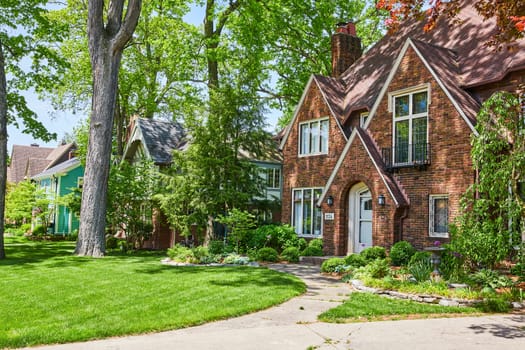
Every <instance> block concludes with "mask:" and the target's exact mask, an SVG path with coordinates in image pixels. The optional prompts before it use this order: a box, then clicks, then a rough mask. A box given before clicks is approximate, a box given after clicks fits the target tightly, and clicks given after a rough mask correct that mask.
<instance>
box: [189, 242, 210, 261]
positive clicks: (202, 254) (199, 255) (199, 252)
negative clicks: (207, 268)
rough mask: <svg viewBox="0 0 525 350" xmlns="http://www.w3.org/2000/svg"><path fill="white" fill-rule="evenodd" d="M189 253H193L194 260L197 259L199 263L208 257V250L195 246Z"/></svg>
mask: <svg viewBox="0 0 525 350" xmlns="http://www.w3.org/2000/svg"><path fill="white" fill-rule="evenodd" d="M191 251H192V252H193V256H194V257H195V259H197V260H198V261H199V262H201V263H202V260H203V259H206V258H207V257H209V256H210V253H209V251H208V248H206V247H203V246H197V247H195V248H192V250H191Z"/></svg>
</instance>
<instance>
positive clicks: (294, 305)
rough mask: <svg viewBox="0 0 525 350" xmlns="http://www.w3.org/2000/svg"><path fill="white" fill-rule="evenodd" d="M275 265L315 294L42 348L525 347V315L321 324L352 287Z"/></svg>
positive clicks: (312, 270)
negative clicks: (198, 321) (150, 330)
mask: <svg viewBox="0 0 525 350" xmlns="http://www.w3.org/2000/svg"><path fill="white" fill-rule="evenodd" d="M270 267H271V268H273V269H275V270H279V271H283V272H289V273H293V274H295V275H297V276H298V277H300V278H301V279H303V280H304V281H305V283H306V285H307V287H308V289H307V292H306V293H305V294H304V295H302V296H300V297H297V298H294V299H292V300H289V301H287V302H285V303H283V304H281V305H278V306H275V307H272V308H270V309H268V310H264V311H261V312H257V313H253V314H250V315H245V316H241V317H237V318H233V319H229V320H224V321H219V322H213V323H208V324H204V325H202V326H197V327H191V328H186V329H180V330H174V331H168V332H162V333H155V334H145V335H138V336H128V337H120V338H110V339H104V340H96V341H91V342H84V343H73V344H63V345H55V346H42V347H38V348H36V349H46V350H47V349H49V350H73V349H75V350H77V349H81V350H88V349H89V350H110V349H111V350H117V349H118V350H121V349H122V350H124V349H126V350H128V349H129V350H139V349H140V350H143V349H146V350H147V349H152V350H165V349H166V350H167V349H182V350H185V349H188V350H201V349H202V350H208V349H209V350H212V349H213V350H220V349H225V350H226V349H227V350H232V349H243V350H244V349H246V350H252V349H253V350H265V349H272V350H273V349H279V350H287V349H290V350H295V349H300V350H306V349H307V348H309V347H310V348H311V349H322V350H324V349H353V350H365V349H366V350H374V349H381V350H383V349H389V350H397V349H399V350H401V349H403V350H405V349H407V348H409V349H412V350H419V349H422V350H426V349H439V350H444V349H461V350H470V349H484V350H485V349H488V350H491V349H505V350H514V349H516V350H518V349H520V350H523V349H525V315H504V316H486V317H465V318H448V319H426V320H410V321H385V322H367V323H352V324H331V323H322V322H318V321H317V315H318V314H320V313H321V312H323V311H325V310H328V309H330V308H332V307H334V306H337V305H338V304H339V303H341V302H342V301H343V300H345V299H346V298H347V296H348V294H349V293H350V292H351V289H350V287H349V286H348V285H347V284H344V283H340V282H339V281H337V280H334V279H332V278H329V277H324V276H322V275H321V274H320V273H319V267H314V266H305V265H280V264H275V265H271V266H270ZM31 349H35V348H31Z"/></svg>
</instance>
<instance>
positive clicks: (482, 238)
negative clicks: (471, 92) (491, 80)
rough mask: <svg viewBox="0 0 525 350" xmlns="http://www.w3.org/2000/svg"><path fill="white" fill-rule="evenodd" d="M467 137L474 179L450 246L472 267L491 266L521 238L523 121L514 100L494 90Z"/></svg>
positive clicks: (524, 209) (524, 171)
mask: <svg viewBox="0 0 525 350" xmlns="http://www.w3.org/2000/svg"><path fill="white" fill-rule="evenodd" d="M476 130H477V131H478V133H479V136H477V137H473V140H472V159H473V162H474V167H475V169H476V170H477V172H478V180H477V182H476V183H475V184H474V185H473V186H471V187H470V188H469V190H468V191H467V193H466V194H465V196H464V197H463V200H462V215H461V216H460V217H459V219H458V222H457V232H456V234H455V235H454V236H453V240H452V248H453V250H455V251H457V252H459V253H461V254H462V255H463V256H464V257H465V259H466V260H467V262H469V263H470V264H471V265H472V266H474V267H477V266H484V267H488V268H492V267H494V265H495V264H496V263H498V262H499V261H501V260H502V259H504V258H505V257H507V255H508V253H509V251H510V249H511V248H512V247H513V246H514V245H515V244H517V243H518V242H519V241H520V233H521V228H520V223H522V222H523V218H524V217H525V205H524V203H523V201H522V199H521V198H520V196H519V193H518V183H519V182H520V181H523V179H524V178H525V123H524V121H523V115H522V111H521V106H520V103H519V100H518V98H517V97H516V96H515V95H513V94H510V93H506V92H500V93H496V94H494V95H493V96H492V97H491V98H490V99H488V100H487V101H486V102H485V103H484V104H483V106H482V108H481V111H480V112H479V114H478V119H477V124H476Z"/></svg>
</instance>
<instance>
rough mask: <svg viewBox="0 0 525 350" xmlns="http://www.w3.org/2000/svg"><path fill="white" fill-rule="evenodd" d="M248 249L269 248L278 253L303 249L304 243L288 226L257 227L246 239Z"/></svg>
mask: <svg viewBox="0 0 525 350" xmlns="http://www.w3.org/2000/svg"><path fill="white" fill-rule="evenodd" d="M247 245H248V247H249V248H256V249H260V248H263V247H271V248H274V249H275V250H277V251H278V252H280V251H282V250H284V249H286V248H288V247H297V248H299V249H304V248H305V247H306V241H305V240H304V238H299V237H297V234H296V233H295V230H294V229H293V227H291V226H290V225H273V224H272V225H264V226H260V227H258V228H257V229H256V230H255V231H254V232H253V233H252V234H251V236H250V237H249V238H248V242H247Z"/></svg>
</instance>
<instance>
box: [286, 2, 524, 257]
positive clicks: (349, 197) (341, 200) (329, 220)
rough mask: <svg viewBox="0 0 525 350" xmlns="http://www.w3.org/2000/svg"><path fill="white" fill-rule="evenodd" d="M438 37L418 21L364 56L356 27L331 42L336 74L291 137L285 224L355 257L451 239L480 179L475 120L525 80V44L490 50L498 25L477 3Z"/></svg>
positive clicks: (306, 106) (308, 100)
mask: <svg viewBox="0 0 525 350" xmlns="http://www.w3.org/2000/svg"><path fill="white" fill-rule="evenodd" d="M458 17H459V18H460V19H461V20H462V22H461V23H459V24H458V23H456V24H453V25H451V26H449V24H450V19H446V18H443V19H441V20H440V21H439V22H438V23H437V25H436V28H435V29H434V30H432V31H430V32H425V31H424V30H423V26H424V23H422V22H418V21H415V20H409V21H407V22H405V23H404V24H403V25H401V26H400V28H399V31H398V32H396V33H394V34H392V35H387V36H385V37H384V38H383V39H382V40H380V41H379V42H378V43H377V44H375V45H374V46H373V47H372V48H370V49H369V50H368V51H367V52H366V53H365V54H363V55H361V43H360V39H359V38H358V37H357V35H356V32H355V26H354V25H353V24H352V23H349V24H342V25H341V26H340V27H339V28H338V29H337V32H336V33H335V34H334V35H333V37H332V56H333V57H332V62H333V72H334V74H333V76H330V77H325V76H320V75H312V76H311V78H310V80H309V82H308V83H307V85H306V87H305V90H304V93H303V96H302V98H301V100H300V102H299V104H298V106H297V108H296V110H295V113H294V116H293V120H292V122H291V123H290V124H289V125H288V127H287V128H286V129H285V133H284V136H283V137H282V140H281V145H280V148H281V150H282V153H283V158H284V160H283V197H282V218H283V221H284V222H285V223H290V224H292V225H293V226H294V227H295V230H296V232H297V234H298V235H300V236H302V237H307V238H314V237H322V238H323V241H324V249H325V253H326V254H329V255H334V254H335V255H345V254H349V253H353V252H359V251H361V250H362V249H363V248H365V247H367V246H371V245H381V246H384V247H387V248H389V247H391V246H392V245H393V244H394V243H395V242H397V241H399V240H407V241H409V242H410V243H412V244H413V245H414V246H416V247H417V248H420V249H421V248H424V247H426V246H429V245H431V244H432V243H433V242H434V241H435V240H442V241H446V240H448V238H449V233H448V224H449V223H450V222H452V220H453V219H454V218H455V217H456V216H457V215H458V213H459V201H460V197H461V195H462V194H463V193H464V192H465V190H466V189H467V188H468V186H469V185H471V184H472V183H473V181H474V179H475V173H474V171H473V168H472V161H471V158H470V151H471V146H470V139H471V135H476V131H475V129H474V126H475V124H476V114H477V112H478V111H479V109H480V106H481V104H482V102H483V101H485V100H486V99H487V98H488V97H489V96H490V95H491V94H492V93H493V92H495V91H498V90H505V91H513V92H516V90H517V87H518V85H519V84H524V83H525V41H524V40H519V41H518V42H517V43H516V47H515V48H514V50H512V51H508V50H505V49H503V50H500V51H497V50H494V48H492V47H487V46H486V45H485V43H486V42H487V41H488V40H489V39H490V37H491V35H492V34H493V33H494V31H495V21H493V20H485V19H483V18H481V17H480V16H479V14H478V13H477V11H476V10H475V9H474V8H473V7H472V6H470V5H465V6H463V8H462V10H461V12H460V14H459V15H458Z"/></svg>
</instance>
